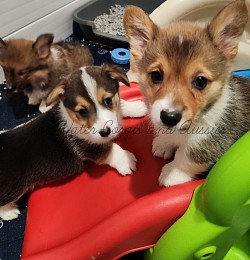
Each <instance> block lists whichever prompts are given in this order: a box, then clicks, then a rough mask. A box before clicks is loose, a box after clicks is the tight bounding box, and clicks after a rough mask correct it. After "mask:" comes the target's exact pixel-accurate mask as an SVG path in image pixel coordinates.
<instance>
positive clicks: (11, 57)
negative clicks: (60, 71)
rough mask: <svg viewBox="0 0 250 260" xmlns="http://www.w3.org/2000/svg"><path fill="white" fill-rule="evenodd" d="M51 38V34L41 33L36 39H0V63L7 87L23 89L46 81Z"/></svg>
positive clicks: (40, 84)
mask: <svg viewBox="0 0 250 260" xmlns="http://www.w3.org/2000/svg"><path fill="white" fill-rule="evenodd" d="M53 38H54V36H53V35H52V34H42V35H40V36H39V37H38V38H37V39H36V41H31V40H26V39H11V40H8V41H4V40H2V39H0V65H1V66H2V68H3V71H4V74H5V79H6V83H7V86H8V88H9V89H12V90H16V91H23V90H24V89H25V88H29V87H30V85H32V86H33V87H39V86H42V85H44V84H45V82H47V78H48V74H49V71H48V59H49V57H50V54H51V45H52V42H53Z"/></svg>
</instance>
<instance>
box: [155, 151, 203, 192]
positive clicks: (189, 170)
mask: <svg viewBox="0 0 250 260" xmlns="http://www.w3.org/2000/svg"><path fill="white" fill-rule="evenodd" d="M205 170H207V166H206V165H200V164H197V163H194V162H192V161H191V160H190V159H189V158H188V157H187V155H186V153H185V150H184V149H183V148H182V147H180V148H178V149H177V151H176V153H175V158H174V160H173V161H172V162H170V163H167V164H165V166H164V167H163V168H162V171H161V175H160V177H159V182H160V185H161V186H166V187H168V186H173V185H176V184H181V183H184V182H189V181H192V180H193V179H194V178H195V176H196V175H197V174H199V173H202V172H204V171H205Z"/></svg>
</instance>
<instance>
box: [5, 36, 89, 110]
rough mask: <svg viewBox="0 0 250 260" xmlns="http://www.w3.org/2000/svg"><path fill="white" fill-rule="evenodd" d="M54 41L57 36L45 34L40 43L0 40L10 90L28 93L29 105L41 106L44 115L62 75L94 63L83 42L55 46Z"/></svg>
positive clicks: (60, 43) (61, 43) (21, 40)
mask: <svg viewBox="0 0 250 260" xmlns="http://www.w3.org/2000/svg"><path fill="white" fill-rule="evenodd" d="M53 39H54V36H53V34H42V35H40V36H39V37H38V38H37V39H36V41H32V40H27V39H10V40H6V41H4V40H2V39H1V38H0V65H1V66H2V68H3V71H4V74H5V79H6V84H7V87H8V88H9V89H11V90H13V91H22V92H24V94H25V95H26V96H28V98H29V104H31V105H38V104H40V108H39V109H40V111H41V112H45V111H46V110H47V109H48V108H46V106H45V100H46V98H47V96H48V94H49V93H50V92H51V90H52V89H53V88H54V87H55V86H56V85H57V84H58V83H59V82H60V78H61V76H65V75H67V74H68V73H70V72H72V71H74V70H75V69H77V68H80V67H82V66H86V65H92V64H93V58H92V56H91V54H90V52H89V50H88V48H86V47H83V46H82V45H81V44H80V43H70V42H58V43H53Z"/></svg>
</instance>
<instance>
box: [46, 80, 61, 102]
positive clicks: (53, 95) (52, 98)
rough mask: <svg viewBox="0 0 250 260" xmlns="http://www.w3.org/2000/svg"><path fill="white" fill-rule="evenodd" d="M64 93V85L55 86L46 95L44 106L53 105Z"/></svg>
mask: <svg viewBox="0 0 250 260" xmlns="http://www.w3.org/2000/svg"><path fill="white" fill-rule="evenodd" d="M64 92H65V85H58V86H56V87H55V88H54V89H53V90H52V91H51V92H50V93H49V95H48V97H47V99H46V106H50V105H52V104H53V103H55V102H56V101H57V100H58V99H59V98H60V97H61V96H62V95H63V94H64Z"/></svg>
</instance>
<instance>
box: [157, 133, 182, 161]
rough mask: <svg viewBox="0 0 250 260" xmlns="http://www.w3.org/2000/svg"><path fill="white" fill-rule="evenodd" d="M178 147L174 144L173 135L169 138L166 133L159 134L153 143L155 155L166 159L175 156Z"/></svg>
mask: <svg viewBox="0 0 250 260" xmlns="http://www.w3.org/2000/svg"><path fill="white" fill-rule="evenodd" d="M176 149H177V146H176V145H174V143H173V140H172V139H171V136H170V138H168V136H166V134H159V135H157V136H156V137H155V138H154V140H153V143H152V153H153V155H154V156H155V157H160V158H163V159H165V160H167V159H171V158H173V156H174V153H175V150H176Z"/></svg>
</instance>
